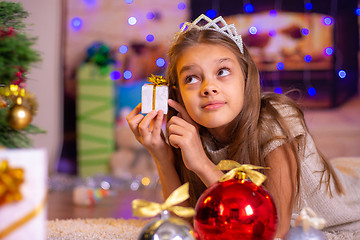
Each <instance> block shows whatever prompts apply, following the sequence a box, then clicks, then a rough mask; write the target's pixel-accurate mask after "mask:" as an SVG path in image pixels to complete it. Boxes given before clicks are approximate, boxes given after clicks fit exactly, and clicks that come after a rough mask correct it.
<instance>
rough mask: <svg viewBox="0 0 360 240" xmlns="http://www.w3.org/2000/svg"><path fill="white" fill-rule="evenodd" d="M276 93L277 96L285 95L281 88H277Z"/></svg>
mask: <svg viewBox="0 0 360 240" xmlns="http://www.w3.org/2000/svg"><path fill="white" fill-rule="evenodd" d="M274 92H275V93H277V94H282V93H283V91H282V89H281V88H280V87H277V88H275V89H274Z"/></svg>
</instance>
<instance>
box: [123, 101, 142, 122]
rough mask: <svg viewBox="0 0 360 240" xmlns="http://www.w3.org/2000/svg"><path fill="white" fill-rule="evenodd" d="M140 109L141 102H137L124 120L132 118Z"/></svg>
mask: <svg viewBox="0 0 360 240" xmlns="http://www.w3.org/2000/svg"><path fill="white" fill-rule="evenodd" d="M140 111H141V103H139V104H138V105H137V106H136V107H135V108H134V109H133V110H132V111H131V113H129V115H127V117H126V121H128V122H129V121H130V120H131V119H132V118H134V117H135V116H136V115H138V114H139V113H140Z"/></svg>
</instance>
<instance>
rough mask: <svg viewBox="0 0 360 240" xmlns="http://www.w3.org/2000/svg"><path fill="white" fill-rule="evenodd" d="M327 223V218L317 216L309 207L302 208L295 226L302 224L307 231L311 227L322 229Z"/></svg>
mask: <svg viewBox="0 0 360 240" xmlns="http://www.w3.org/2000/svg"><path fill="white" fill-rule="evenodd" d="M325 223H326V221H325V219H323V218H319V217H317V216H316V214H315V212H314V211H313V210H312V209H311V208H308V207H306V208H304V209H302V210H301V212H300V215H299V216H298V217H297V218H296V219H295V226H300V225H302V226H303V229H304V231H305V232H307V231H308V230H309V228H310V227H313V228H315V229H319V230H320V229H322V228H323V227H324V225H325Z"/></svg>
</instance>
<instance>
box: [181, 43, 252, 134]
mask: <svg viewBox="0 0 360 240" xmlns="http://www.w3.org/2000/svg"><path fill="white" fill-rule="evenodd" d="M176 71H177V75H178V80H179V88H180V93H181V97H182V100H183V102H184V105H185V108H186V110H187V112H188V114H189V115H190V117H191V118H192V119H193V120H194V121H195V122H197V123H198V124H199V125H202V126H204V127H206V128H208V129H217V130H221V129H224V127H226V126H227V125H228V124H229V123H230V122H231V121H232V120H234V118H235V117H236V116H237V115H238V114H239V113H240V111H241V109H242V107H243V102H244V84H245V80H244V75H243V72H242V69H241V67H240V64H239V62H238V60H237V58H236V56H235V54H234V53H233V52H232V51H231V50H229V49H228V48H226V47H224V46H222V45H215V44H204V43H201V44H198V45H195V46H192V47H189V48H187V49H186V50H185V51H184V53H183V54H182V55H181V57H180V58H179V60H178V62H177V66H176Z"/></svg>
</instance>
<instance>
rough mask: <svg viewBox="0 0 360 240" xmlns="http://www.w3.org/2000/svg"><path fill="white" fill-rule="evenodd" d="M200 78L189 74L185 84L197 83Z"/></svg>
mask: <svg viewBox="0 0 360 240" xmlns="http://www.w3.org/2000/svg"><path fill="white" fill-rule="evenodd" d="M198 81H199V79H198V78H197V77H195V76H188V77H186V78H185V84H194V83H197V82H198Z"/></svg>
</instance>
